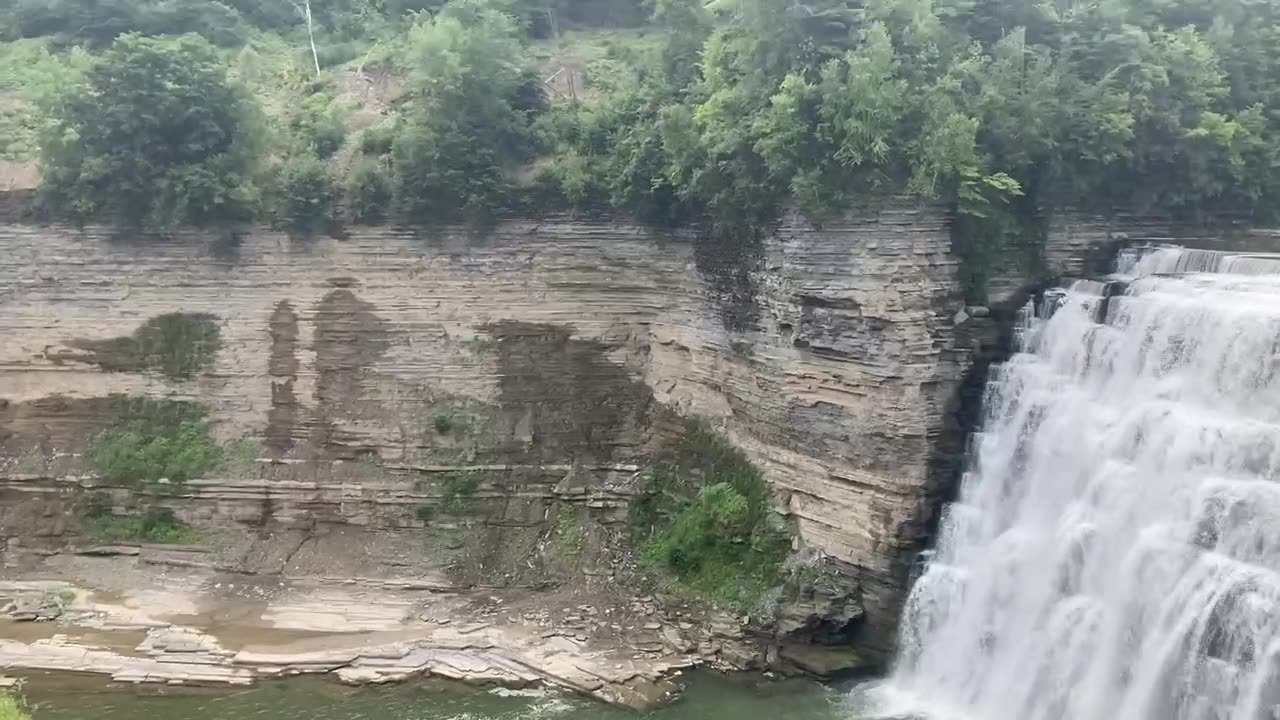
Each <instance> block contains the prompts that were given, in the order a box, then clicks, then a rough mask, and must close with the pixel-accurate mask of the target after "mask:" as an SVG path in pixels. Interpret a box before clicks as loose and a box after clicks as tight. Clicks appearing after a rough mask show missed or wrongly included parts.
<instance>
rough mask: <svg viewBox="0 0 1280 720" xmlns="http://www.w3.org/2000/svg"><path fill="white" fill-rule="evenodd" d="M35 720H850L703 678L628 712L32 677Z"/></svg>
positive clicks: (528, 698)
mask: <svg viewBox="0 0 1280 720" xmlns="http://www.w3.org/2000/svg"><path fill="white" fill-rule="evenodd" d="M25 694H26V695H27V698H28V701H29V703H30V704H31V705H32V709H33V720H257V719H259V718H260V719H262V720H267V719H270V720H543V719H545V720H639V719H641V718H643V719H645V720H853V719H854V718H857V717H859V716H860V715H861V713H860V712H859V711H858V708H857V707H856V706H855V703H854V701H853V700H851V699H850V694H849V692H848V688H847V687H844V688H842V687H827V686H823V685H819V684H817V683H813V682H807V681H785V682H765V681H762V680H760V679H758V678H757V679H746V680H731V679H726V678H722V677H719V676H713V675H709V674H706V675H700V676H698V677H697V678H695V680H694V681H693V682H692V683H691V684H690V687H689V688H688V690H687V692H686V693H685V694H684V695H683V697H682V698H681V699H680V700H678V701H677V702H675V703H673V704H671V705H669V706H667V707H664V708H662V709H659V710H654V711H650V712H635V711H629V710H625V709H619V708H613V707H609V706H606V705H602V704H600V703H598V702H593V701H591V700H586V699H583V698H580V697H576V696H572V695H564V694H560V693H546V692H523V691H515V692H512V691H488V690H478V689H471V688H465V687H460V686H458V685H456V684H445V683H440V682H432V681H425V682H419V683H412V684H406V685H397V686H384V687H362V688H349V687H344V686H341V685H338V684H336V683H332V682H328V681H325V680H321V679H314V678H302V679H297V680H292V681H282V682H278V683H267V684H264V685H261V686H258V687H254V688H250V689H241V690H230V691H197V690H163V691H157V690H154V689H152V690H139V691H134V690H113V691H104V690H103V689H101V687H95V686H90V685H83V684H77V683H68V682H66V680H65V678H62V679H57V680H54V679H41V678H38V677H35V678H30V679H29V681H28V682H27V684H26V686H25Z"/></svg>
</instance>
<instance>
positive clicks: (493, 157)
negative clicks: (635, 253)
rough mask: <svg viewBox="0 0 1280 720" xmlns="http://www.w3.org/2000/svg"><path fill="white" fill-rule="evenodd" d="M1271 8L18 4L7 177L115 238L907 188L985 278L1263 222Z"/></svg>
mask: <svg viewBox="0 0 1280 720" xmlns="http://www.w3.org/2000/svg"><path fill="white" fill-rule="evenodd" d="M1278 10H1280V3H1278V2H1276V1H1275V0H1092V1H1090V2H1078V1H1072V0H1057V1H1056V2H1053V1H1049V0H811V1H810V2H800V1H799V0H712V1H711V2H708V3H704V2H703V0H449V2H447V3H446V4H441V3H439V2H437V1H434V0H311V1H310V2H308V1H307V0H271V1H267V0H226V2H216V1H215V0H2V1H0V28H2V29H3V32H5V33H6V34H7V37H4V38H3V39H4V40H5V41H6V42H5V43H4V44H3V45H0V156H3V157H5V158H7V159H9V160H11V161H38V162H39V164H40V168H41V176H42V187H41V193H40V196H41V202H42V206H43V208H44V210H45V212H47V213H49V214H51V215H53V216H62V217H69V218H72V219H77V220H102V221H110V222H115V223H121V224H124V225H130V226H136V225H155V226H172V225H176V224H186V223H196V224H210V223H224V222H229V221H230V222H234V221H247V220H253V219H256V220H266V221H270V222H273V223H275V224H277V225H280V226H283V227H287V228H290V229H292V230H295V231H300V232H311V231H316V230H319V229H322V228H324V227H326V226H327V225H329V224H331V223H334V222H336V221H338V220H341V221H342V222H346V223H378V222H386V221H393V222H412V223H425V222H456V221H472V222H481V221H483V220H485V219H486V218H492V217H495V216H498V215H501V214H503V213H537V212H546V211H549V210H573V211H576V212H598V211H609V212H614V213H624V214H631V215H634V216H636V217H638V218H639V219H641V220H643V221H645V222H648V223H654V224H680V223H689V222H696V223H698V224H699V226H701V227H705V228H707V229H708V231H709V232H714V233H722V234H729V235H734V234H750V233H751V232H752V231H753V229H754V228H758V227H761V226H762V225H763V224H765V223H767V222H768V221H769V220H770V219H771V218H773V217H775V216H776V215H777V214H778V213H779V212H780V211H781V209H782V208H783V206H784V205H786V204H787V203H790V202H794V203H796V205H797V206H798V207H799V208H800V209H801V210H802V211H803V212H804V213H806V214H807V215H808V216H809V217H811V218H812V219H813V220H814V221H815V222H821V221H822V220H823V219H824V218H828V217H830V216H832V215H833V214H835V213H838V212H840V211H842V210H844V209H846V208H848V207H850V206H851V205H853V204H855V203H859V202H863V201H865V200H867V199H869V198H874V197H877V196H883V195H886V194H893V193H909V194H912V195H916V196H919V197H922V198H928V199H935V200H937V201H940V202H943V203H946V204H948V205H950V206H951V207H952V208H953V210H954V212H955V217H956V228H957V232H959V233H960V234H962V235H964V236H967V237H968V238H969V240H970V242H969V243H968V247H969V248H970V252H971V253H972V254H974V255H976V256H979V257H980V256H981V255H982V254H983V253H986V254H988V255H990V254H993V253H998V252H1000V251H1001V248H1002V247H1005V240H1007V239H1008V238H1016V237H1020V236H1025V235H1027V234H1033V233H1034V232H1035V231H1036V223H1037V222H1038V221H1039V220H1038V219H1039V218H1041V217H1043V211H1044V210H1045V209H1048V208H1054V207H1063V206H1075V207H1084V208H1088V209H1092V210H1098V211H1111V210H1129V211H1139V212H1158V213H1164V214H1169V215H1174V216H1184V217H1191V218H1202V217H1209V216H1213V217H1221V216H1223V215H1229V216H1231V217H1243V218H1246V219H1251V220H1255V221H1268V220H1270V219H1272V217H1273V215H1274V214H1275V213H1276V212H1277V208H1280V203H1278V202H1277V200H1278V199H1280V143H1277V142H1276V135H1277V132H1280V24H1278V23H1277V11H1278ZM353 88H354V90H353ZM369 88H381V90H382V92H381V93H373V96H374V97H375V98H376V102H374V101H371V100H370V97H371V94H370V91H369ZM982 264H983V263H976V265H979V266H980V265H982Z"/></svg>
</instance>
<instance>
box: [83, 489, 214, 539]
mask: <svg viewBox="0 0 1280 720" xmlns="http://www.w3.org/2000/svg"><path fill="white" fill-rule="evenodd" d="M78 514H79V519H80V525H81V529H82V531H83V532H84V533H85V535H87V536H89V537H90V538H92V539H93V540H95V541H97V542H105V543H110V542H148V543H162V544H171V545H186V544H191V543H194V542H196V541H197V540H199V535H198V534H197V533H196V532H195V530H193V529H192V528H191V527H190V526H188V525H186V524H184V523H183V522H182V521H180V520H178V518H177V517H175V516H174V514H173V510H171V509H169V508H167V507H161V506H152V507H149V508H147V509H146V510H144V511H142V512H141V513H131V514H125V515H116V514H113V512H112V508H111V500H110V498H108V497H106V496H105V495H104V494H102V493H94V494H91V495H89V496H88V497H87V498H86V499H85V500H84V501H83V502H82V503H81V504H80V507H79V513H78Z"/></svg>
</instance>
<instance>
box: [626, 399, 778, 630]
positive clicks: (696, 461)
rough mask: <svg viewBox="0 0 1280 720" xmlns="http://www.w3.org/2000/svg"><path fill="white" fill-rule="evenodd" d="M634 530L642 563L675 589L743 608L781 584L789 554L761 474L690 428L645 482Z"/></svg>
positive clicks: (723, 443)
mask: <svg viewBox="0 0 1280 720" xmlns="http://www.w3.org/2000/svg"><path fill="white" fill-rule="evenodd" d="M632 527H633V531H634V535H635V537H636V539H637V541H638V547H639V549H640V556H641V561H642V563H643V564H644V565H645V566H646V567H648V568H649V569H650V570H651V571H654V572H656V573H657V574H659V575H660V576H664V577H667V578H669V579H671V580H673V581H674V583H675V589H678V590H681V589H682V590H686V591H691V592H692V593H694V594H696V595H700V596H703V597H707V598H709V599H712V600H715V601H719V602H724V603H726V604H729V605H731V606H734V607H738V608H743V609H752V608H753V607H754V606H755V605H756V604H757V603H758V602H759V600H760V599H761V598H762V597H764V596H765V594H766V593H767V592H768V591H769V590H770V589H771V588H773V587H775V586H777V585H779V584H780V583H781V582H782V564H783V561H784V560H785V559H786V557H787V554H788V553H789V551H790V533H789V532H787V530H786V529H785V528H784V527H783V526H782V524H781V522H780V521H779V520H778V519H777V517H776V516H775V514H774V513H773V511H772V509H771V507H770V504H769V496H768V487H767V485H766V484H765V481H764V477H763V476H762V475H761V473H760V471H759V469H757V468H756V467H755V466H754V465H752V464H751V462H750V461H749V460H747V458H746V456H745V455H743V454H742V452H741V451H739V450H738V449H737V448H735V447H733V446H732V445H731V444H730V443H729V442H728V441H727V440H725V439H724V438H723V437H721V436H719V435H718V434H716V433H714V432H713V431H711V430H710V429H709V428H707V427H706V426H705V425H703V424H702V423H699V422H694V421H690V422H688V423H686V426H685V430H684V434H683V437H682V438H681V440H680V441H679V443H678V444H677V446H676V448H675V449H674V451H673V452H671V453H669V454H668V455H667V457H665V458H664V459H663V461H662V462H661V463H660V464H659V465H658V467H656V468H655V469H654V470H652V471H651V472H650V473H649V475H648V476H647V477H646V481H645V485H644V487H643V489H642V491H641V493H640V495H639V497H637V499H636V501H635V503H634V504H633V506H632Z"/></svg>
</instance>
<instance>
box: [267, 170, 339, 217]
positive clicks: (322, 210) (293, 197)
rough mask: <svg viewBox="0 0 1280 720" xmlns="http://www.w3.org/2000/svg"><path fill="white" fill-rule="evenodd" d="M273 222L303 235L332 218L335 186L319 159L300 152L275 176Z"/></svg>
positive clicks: (335, 198) (335, 199)
mask: <svg viewBox="0 0 1280 720" xmlns="http://www.w3.org/2000/svg"><path fill="white" fill-rule="evenodd" d="M273 196H274V202H273V205H274V208H273V213H272V215H273V218H274V220H275V223H276V224H277V225H278V226H280V227H283V228H285V229H286V230H288V231H289V232H291V233H295V234H297V235H300V236H303V237H306V236H310V235H314V234H315V233H317V232H320V231H322V230H325V229H327V228H328V227H329V226H330V225H331V224H332V223H333V221H334V211H335V203H336V202H337V198H338V188H337V185H336V183H335V182H334V180H333V176H331V175H330V174H329V169H328V168H327V167H325V164H324V162H323V161H322V160H320V159H319V158H317V157H316V156H314V155H311V154H309V153H306V152H301V153H299V154H297V155H295V156H293V157H291V158H289V159H288V160H286V161H285V163H284V165H283V166H282V167H280V168H279V169H278V171H277V173H276V175H275V182H274V188H273Z"/></svg>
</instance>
